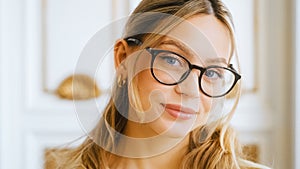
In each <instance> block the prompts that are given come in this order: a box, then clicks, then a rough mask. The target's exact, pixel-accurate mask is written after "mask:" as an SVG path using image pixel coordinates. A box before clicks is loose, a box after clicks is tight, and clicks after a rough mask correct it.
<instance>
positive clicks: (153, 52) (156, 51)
mask: <svg viewBox="0 0 300 169" xmlns="http://www.w3.org/2000/svg"><path fill="white" fill-rule="evenodd" d="M125 41H126V42H127V43H128V42H132V43H134V44H135V45H141V44H142V42H141V41H140V40H138V39H136V38H131V37H130V38H126V39H125ZM146 50H147V51H148V52H149V53H150V54H151V57H152V58H151V74H152V76H153V78H154V79H155V80H156V81H158V82H159V83H161V84H164V85H168V86H173V85H177V84H179V83H181V82H183V81H184V80H185V79H186V78H187V77H188V76H189V74H190V72H191V71H192V70H193V69H197V70H199V71H200V75H199V77H198V83H199V88H200V90H201V92H202V93H203V94H204V95H206V96H208V97H211V98H218V97H223V96H225V95H227V94H228V93H229V92H230V91H231V90H232V89H233V88H234V86H235V85H236V83H237V82H238V81H239V80H240V79H241V75H240V74H239V73H237V72H236V70H235V69H234V68H233V65H232V64H229V65H228V67H223V66H217V65H211V66H208V67H201V66H197V65H194V64H191V63H190V62H189V61H188V60H187V59H186V58H185V57H184V56H182V55H180V54H178V53H176V52H172V51H169V50H163V49H154V48H150V47H146ZM162 52H168V53H171V54H174V55H176V56H179V57H180V58H182V59H183V60H185V61H186V62H187V63H188V66H189V70H188V71H187V72H185V73H184V74H183V75H182V77H181V78H180V80H179V81H178V82H175V83H164V82H162V81H160V80H159V79H158V78H157V77H156V76H155V73H154V70H153V64H154V60H155V58H156V56H157V55H158V54H159V53H162ZM211 68H221V69H225V70H228V71H230V72H232V73H233V74H234V78H235V79H234V82H233V83H232V86H231V87H230V88H229V89H228V90H227V92H225V93H224V94H221V95H216V96H212V95H210V94H208V93H206V92H205V91H204V90H203V88H202V86H201V79H202V76H203V74H204V73H205V72H206V70H207V69H211Z"/></svg>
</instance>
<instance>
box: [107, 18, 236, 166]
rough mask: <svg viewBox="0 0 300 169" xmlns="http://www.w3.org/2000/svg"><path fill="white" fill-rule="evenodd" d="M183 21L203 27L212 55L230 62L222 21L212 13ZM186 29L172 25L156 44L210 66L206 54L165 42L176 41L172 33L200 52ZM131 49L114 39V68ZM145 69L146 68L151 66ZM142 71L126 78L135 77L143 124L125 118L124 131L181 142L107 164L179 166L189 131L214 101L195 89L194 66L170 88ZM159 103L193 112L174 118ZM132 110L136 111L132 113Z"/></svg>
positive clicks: (142, 61)
mask: <svg viewBox="0 0 300 169" xmlns="http://www.w3.org/2000/svg"><path fill="white" fill-rule="evenodd" d="M187 21H188V22H189V23H191V24H192V25H193V26H194V28H196V29H198V31H201V32H202V34H204V35H205V37H206V38H207V40H208V41H209V42H210V43H211V44H213V47H214V51H215V53H214V55H215V56H214V57H216V58H223V60H225V62H228V60H229V51H230V45H229V44H230V37H229V33H228V30H227V29H226V27H225V26H224V25H223V23H222V22H220V21H219V20H218V19H217V18H215V17H214V16H213V15H195V16H193V17H190V18H188V19H187ZM188 29H189V28H185V27H178V28H175V30H173V31H172V32H171V33H170V35H171V36H168V37H166V38H164V39H163V40H162V43H161V44H159V45H158V46H157V47H155V48H158V49H165V50H170V51H174V52H176V53H178V54H180V55H182V56H185V57H186V58H187V59H188V60H189V61H190V62H191V63H192V64H195V65H199V66H205V64H211V63H210V62H209V61H206V60H209V57H207V58H203V57H202V56H198V55H195V54H190V53H188V52H186V51H183V50H182V49H181V48H179V47H178V46H176V45H174V44H172V43H164V42H167V41H169V40H172V39H173V40H174V37H175V39H176V38H178V39H180V40H182V41H183V43H185V44H189V47H191V48H192V50H193V51H192V52H191V53H198V52H199V50H200V49H198V47H197V45H196V43H193V39H195V35H194V34H189V33H188V32H190V30H188ZM185 31H186V32H185ZM179 32H181V33H179ZM173 35H174V36H173ZM171 37H172V38H171ZM193 45H194V46H193ZM198 46H199V45H198ZM135 50H136V49H135V48H132V47H129V46H128V45H127V43H126V42H125V41H124V40H119V41H117V43H116V45H115V66H116V68H120V67H124V66H120V65H121V63H122V61H124V60H128V59H130V57H132V56H133V55H134V52H135ZM148 55H149V54H148ZM132 58H133V57H132ZM149 58H150V57H148V58H147V57H141V59H140V60H138V61H137V63H138V65H147V64H146V63H148V64H149V62H150V61H149ZM129 63H130V62H129ZM214 64H218V65H222V64H223V65H222V66H224V64H225V63H224V62H222V63H214ZM146 67H148V68H149V65H147V66H146ZM129 68H130V66H129V65H128V64H125V68H121V69H120V70H118V72H119V73H122V74H124V73H125V74H126V71H128V70H129ZM140 70H141V71H138V72H137V73H136V76H134V77H130V75H128V74H129V73H128V74H127V75H126V76H127V78H129V79H130V78H132V79H134V81H136V82H137V83H138V85H137V86H138V92H139V95H140V98H141V105H142V108H143V111H144V113H145V114H146V115H145V118H146V122H143V123H139V122H138V119H139V118H137V121H135V120H129V121H128V124H127V126H126V129H125V132H124V134H125V135H127V136H130V137H135V138H149V137H154V136H157V135H166V136H168V137H170V138H180V139H181V141H180V143H179V144H177V145H176V146H175V147H174V148H172V149H171V150H169V151H167V152H164V153H162V154H160V155H157V156H153V157H149V158H124V157H120V156H113V158H112V160H111V168H132V169H134V168H144V169H148V168H149V169H150V168H166V169H168V168H170V169H174V168H178V167H179V164H180V161H181V159H182V158H183V155H184V153H185V152H186V150H187V146H188V141H189V140H188V139H189V137H188V133H189V132H190V131H192V130H193V129H195V128H196V127H199V126H200V125H203V124H205V122H206V120H207V117H208V115H209V110H210V108H211V102H212V99H211V98H209V97H207V96H205V95H204V94H203V93H201V91H200V90H199V86H198V76H199V73H200V72H199V71H198V70H193V71H192V72H191V74H190V75H189V76H188V78H187V79H186V80H185V81H183V82H182V83H180V84H177V85H173V86H167V85H163V84H160V83H159V82H157V81H156V80H155V79H154V78H153V77H152V75H151V73H150V70H149V69H140ZM162 103H163V104H176V105H180V106H184V107H187V108H189V109H191V110H193V111H195V112H197V113H196V114H193V115H192V118H189V119H184V120H183V119H176V118H174V117H173V116H171V115H170V113H169V112H168V111H169V110H167V109H164V106H162ZM130 113H136V111H131V112H130ZM163 144H167V143H163V142H162V143H161V144H160V145H159V146H163ZM156 146H157V145H156ZM145 151H146V150H145Z"/></svg>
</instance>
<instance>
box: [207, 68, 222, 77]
mask: <svg viewBox="0 0 300 169" xmlns="http://www.w3.org/2000/svg"><path fill="white" fill-rule="evenodd" d="M204 74H205V76H206V77H208V78H211V79H216V78H222V77H223V76H222V74H221V73H220V72H218V71H215V70H211V69H208V70H206V71H205V73H204Z"/></svg>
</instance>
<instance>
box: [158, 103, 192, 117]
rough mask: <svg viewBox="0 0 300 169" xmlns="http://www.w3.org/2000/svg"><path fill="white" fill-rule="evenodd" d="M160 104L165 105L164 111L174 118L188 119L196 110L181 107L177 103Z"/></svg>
mask: <svg viewBox="0 0 300 169" xmlns="http://www.w3.org/2000/svg"><path fill="white" fill-rule="evenodd" d="M162 105H163V106H164V107H165V111H166V112H167V113H169V114H170V115H171V116H172V117H174V118H176V119H181V120H189V119H192V118H193V117H194V116H195V115H196V112H195V111H194V110H193V109H191V108H187V107H183V106H181V105H178V104H162Z"/></svg>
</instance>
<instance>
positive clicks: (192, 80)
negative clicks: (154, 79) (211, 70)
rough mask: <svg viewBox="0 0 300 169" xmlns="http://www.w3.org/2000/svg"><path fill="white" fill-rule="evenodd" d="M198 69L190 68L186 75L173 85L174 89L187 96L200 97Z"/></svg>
mask: <svg viewBox="0 0 300 169" xmlns="http://www.w3.org/2000/svg"><path fill="white" fill-rule="evenodd" d="M198 71H199V70H192V71H191V72H190V74H189V75H188V77H187V78H186V79H185V80H184V81H182V82H181V83H179V84H177V85H176V86H175V91H176V92H177V93H179V94H182V95H186V96H188V97H200V88H199V80H198V79H199V72H198Z"/></svg>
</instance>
